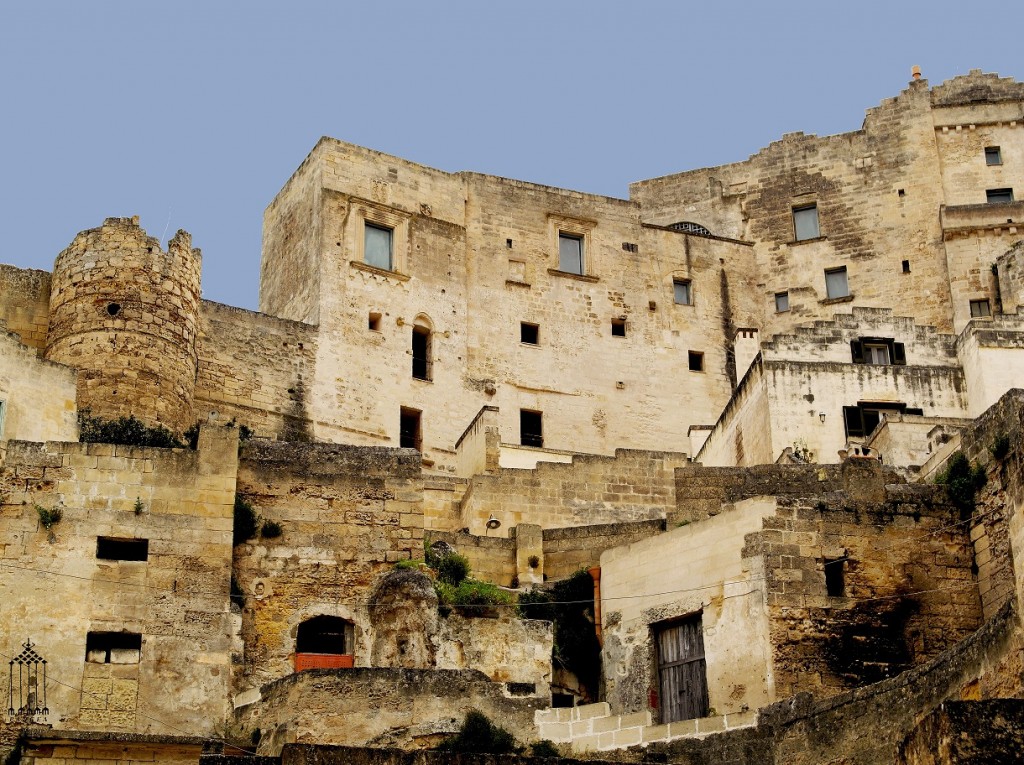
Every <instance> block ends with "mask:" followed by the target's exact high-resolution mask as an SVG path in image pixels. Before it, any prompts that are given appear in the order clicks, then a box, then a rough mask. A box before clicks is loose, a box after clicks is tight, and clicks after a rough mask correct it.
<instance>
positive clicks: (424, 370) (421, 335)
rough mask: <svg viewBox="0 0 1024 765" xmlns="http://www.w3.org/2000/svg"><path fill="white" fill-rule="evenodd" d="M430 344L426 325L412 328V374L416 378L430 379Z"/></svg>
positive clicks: (429, 335) (429, 334)
mask: <svg viewBox="0 0 1024 765" xmlns="http://www.w3.org/2000/svg"><path fill="white" fill-rule="evenodd" d="M431 345H432V343H431V333H430V330H429V329H428V328H427V327H420V326H416V327H413V328H412V376H413V377H415V378H416V379H417V380H429V379H430V373H431V364H430V350H431V349H430V346H431Z"/></svg>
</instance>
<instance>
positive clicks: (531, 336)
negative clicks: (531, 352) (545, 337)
mask: <svg viewBox="0 0 1024 765" xmlns="http://www.w3.org/2000/svg"><path fill="white" fill-rule="evenodd" d="M519 342H521V343H526V344H527V345H537V344H539V343H540V326H539V325H537V324H530V323H529V322H525V321H524V322H520V324H519Z"/></svg>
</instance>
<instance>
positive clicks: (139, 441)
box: [78, 409, 185, 449]
mask: <svg viewBox="0 0 1024 765" xmlns="http://www.w3.org/2000/svg"><path fill="white" fill-rule="evenodd" d="M78 438H79V440H80V441H81V442H82V443H94V444H125V445H126V446H157V447H160V448H163V449H180V448H182V447H183V446H185V444H184V443H182V441H181V439H179V438H178V437H177V436H176V435H174V433H172V432H171V431H170V430H168V429H167V428H165V427H164V426H163V425H155V426H153V427H150V426H149V425H145V424H143V423H142V421H141V420H138V419H137V418H136V417H135V415H134V414H131V415H128V416H127V417H119V418H117V419H116V420H105V419H103V418H102V417H93V416H92V415H91V414H90V413H89V410H88V409H83V410H82V411H81V412H79V413H78Z"/></svg>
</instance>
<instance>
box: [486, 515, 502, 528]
mask: <svg viewBox="0 0 1024 765" xmlns="http://www.w3.org/2000/svg"><path fill="white" fill-rule="evenodd" d="M500 525H501V521H499V520H498V519H497V518H495V517H494V516H493V515H492V516H491V517H490V518H488V519H487V528H489V529H496V528H498V527H499V526H500Z"/></svg>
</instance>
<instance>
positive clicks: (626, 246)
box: [622, 242, 640, 252]
mask: <svg viewBox="0 0 1024 765" xmlns="http://www.w3.org/2000/svg"><path fill="white" fill-rule="evenodd" d="M622 249H623V250H625V251H626V252H640V247H639V246H638V245H637V244H636V242H623V243H622Z"/></svg>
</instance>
